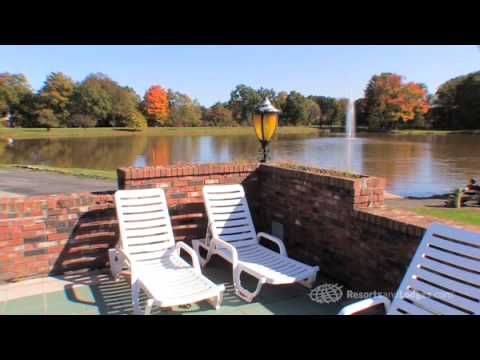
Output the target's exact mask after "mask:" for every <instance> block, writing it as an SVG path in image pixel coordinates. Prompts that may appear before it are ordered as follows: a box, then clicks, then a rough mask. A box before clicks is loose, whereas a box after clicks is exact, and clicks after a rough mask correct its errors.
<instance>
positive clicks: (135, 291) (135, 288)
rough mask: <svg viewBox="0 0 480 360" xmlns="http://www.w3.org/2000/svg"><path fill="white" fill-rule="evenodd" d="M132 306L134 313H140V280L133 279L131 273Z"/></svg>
mask: <svg viewBox="0 0 480 360" xmlns="http://www.w3.org/2000/svg"><path fill="white" fill-rule="evenodd" d="M132 307H133V313H134V314H135V315H140V314H141V313H142V312H141V309H140V281H139V280H138V279H134V278H133V275H132Z"/></svg>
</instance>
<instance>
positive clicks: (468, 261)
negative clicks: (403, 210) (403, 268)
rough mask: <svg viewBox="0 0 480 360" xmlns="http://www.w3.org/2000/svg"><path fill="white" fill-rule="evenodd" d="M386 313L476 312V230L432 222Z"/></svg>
mask: <svg viewBox="0 0 480 360" xmlns="http://www.w3.org/2000/svg"><path fill="white" fill-rule="evenodd" d="M389 313H392V314H399V313H400V314H404V313H407V314H452V315H467V314H476V315H478V314H480V234H476V233H473V232H468V231H464V230H459V229H454V228H451V227H448V226H446V225H442V224H433V225H432V226H431V227H430V228H429V229H428V230H427V231H426V232H425V235H424V237H423V239H422V241H421V243H420V245H419V247H418V249H417V252H416V254H415V255H414V257H413V259H412V262H411V263H410V266H409V268H408V270H407V272H406V274H405V277H404V279H403V280H402V283H401V284H400V287H399V289H398V291H397V293H396V294H395V297H394V299H393V303H392V306H391V307H390V311H389Z"/></svg>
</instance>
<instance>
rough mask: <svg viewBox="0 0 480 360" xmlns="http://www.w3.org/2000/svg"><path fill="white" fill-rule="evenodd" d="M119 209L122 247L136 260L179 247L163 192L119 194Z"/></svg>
mask: <svg viewBox="0 0 480 360" xmlns="http://www.w3.org/2000/svg"><path fill="white" fill-rule="evenodd" d="M115 205H116V211H117V218H118V224H119V228H120V237H121V244H122V247H123V248H124V249H125V250H126V251H127V252H128V253H129V254H131V255H132V257H133V259H144V258H149V257H151V256H154V255H155V254H161V253H162V252H164V251H165V250H166V249H168V248H170V247H172V246H174V245H175V239H174V236H173V231H172V225H171V223H170V215H169V212H168V205H167V200H166V198H165V192H164V191H163V190H162V189H160V188H154V189H140V190H118V191H117V192H116V193H115Z"/></svg>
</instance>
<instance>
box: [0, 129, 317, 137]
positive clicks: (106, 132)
mask: <svg viewBox="0 0 480 360" xmlns="http://www.w3.org/2000/svg"><path fill="white" fill-rule="evenodd" d="M324 132H326V131H325V130H324V129H320V128H318V127H309V126H282V127H279V128H278V133H279V134H282V135H283V134H300V135H302V134H304V135H318V134H320V133H324ZM247 134H251V135H253V136H255V135H254V134H255V132H254V129H253V127H252V126H245V127H158V128H148V129H145V130H143V131H135V130H134V129H129V128H86V129H83V128H57V129H51V130H50V131H47V129H44V128H0V139H9V138H13V139H44V138H47V139H48V138H69V137H109V136H135V135H137V136H138V135H147V136H169V135H173V136H182V135H183V136H186V135H247Z"/></svg>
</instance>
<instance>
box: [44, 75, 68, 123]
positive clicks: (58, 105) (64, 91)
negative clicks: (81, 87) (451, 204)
mask: <svg viewBox="0 0 480 360" xmlns="http://www.w3.org/2000/svg"><path fill="white" fill-rule="evenodd" d="M74 90H75V83H74V82H73V80H72V79H71V78H69V77H68V76H66V75H64V74H63V73H61V72H57V73H55V72H54V73H51V74H50V75H48V77H47V80H46V81H45V84H44V85H43V87H42V89H40V92H39V102H40V104H39V106H40V107H41V108H42V109H49V110H51V111H52V112H53V115H55V118H56V119H57V120H58V125H59V126H68V125H69V124H68V121H69V118H70V111H69V110H70V105H71V104H70V102H71V99H72V95H73V93H74ZM49 118H51V116H49Z"/></svg>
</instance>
